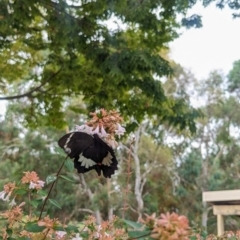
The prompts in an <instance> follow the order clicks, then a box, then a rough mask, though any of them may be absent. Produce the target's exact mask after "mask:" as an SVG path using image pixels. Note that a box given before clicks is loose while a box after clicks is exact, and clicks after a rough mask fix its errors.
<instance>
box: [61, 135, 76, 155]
mask: <svg viewBox="0 0 240 240" xmlns="http://www.w3.org/2000/svg"><path fill="white" fill-rule="evenodd" d="M73 134H74V133H72V134H70V136H69V137H68V139H67V141H66V142H65V145H64V146H63V148H64V150H65V152H66V153H68V154H69V153H71V149H70V148H68V147H67V145H68V143H69V142H70V140H71V137H72V136H73Z"/></svg>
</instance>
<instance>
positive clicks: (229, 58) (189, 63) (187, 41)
mask: <svg viewBox="0 0 240 240" xmlns="http://www.w3.org/2000/svg"><path fill="white" fill-rule="evenodd" d="M194 13H195V14H199V15H201V16H202V22H203V27H202V28H198V29H195V28H192V29H182V30H181V36H180V37H179V38H178V39H176V40H175V41H173V42H172V43H170V45H169V46H170V49H171V58H172V59H173V60H175V62H177V63H179V64H181V65H182V66H183V67H185V68H187V69H189V70H191V71H192V72H193V73H194V75H195V76H196V77H197V78H198V79H204V78H207V77H208V74H209V73H210V72H211V71H213V70H221V71H223V73H224V74H227V73H228V72H229V70H231V68H232V64H233V62H234V61H236V60H240V19H233V18H232V11H231V10H229V9H227V8H225V9H223V10H220V9H218V8H216V7H215V5H213V4H212V5H210V6H208V7H207V8H204V7H202V6H201V5H200V4H198V5H196V6H195V7H194V8H193V9H191V11H189V13H188V14H189V15H191V14H194ZM4 111H5V101H0V115H2V114H4Z"/></svg>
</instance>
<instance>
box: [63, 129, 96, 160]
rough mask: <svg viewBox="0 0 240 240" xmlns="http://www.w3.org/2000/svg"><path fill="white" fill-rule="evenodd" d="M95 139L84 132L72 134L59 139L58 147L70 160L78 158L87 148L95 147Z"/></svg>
mask: <svg viewBox="0 0 240 240" xmlns="http://www.w3.org/2000/svg"><path fill="white" fill-rule="evenodd" d="M93 144H94V141H93V137H92V136H91V135H89V134H87V133H83V132H72V133H68V134H66V135H64V136H63V137H62V138H60V139H59V141H58V145H59V146H60V147H61V148H63V150H64V151H65V152H66V153H67V154H68V156H69V157H70V158H75V157H78V156H79V155H80V154H81V153H82V152H83V151H84V150H85V149H86V148H88V147H89V146H91V145H93Z"/></svg>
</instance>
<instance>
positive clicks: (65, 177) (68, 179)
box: [59, 175, 76, 183]
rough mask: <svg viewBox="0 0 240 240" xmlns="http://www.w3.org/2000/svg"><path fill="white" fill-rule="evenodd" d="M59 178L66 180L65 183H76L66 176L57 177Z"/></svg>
mask: <svg viewBox="0 0 240 240" xmlns="http://www.w3.org/2000/svg"><path fill="white" fill-rule="evenodd" d="M59 177H61V178H63V179H65V180H67V181H69V182H73V183H75V182H76V181H74V180H73V179H70V178H69V177H67V176H65V175H59Z"/></svg>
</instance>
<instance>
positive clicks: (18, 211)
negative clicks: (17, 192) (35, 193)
mask: <svg viewBox="0 0 240 240" xmlns="http://www.w3.org/2000/svg"><path fill="white" fill-rule="evenodd" d="M24 204H25V203H24V202H22V203H21V204H20V205H19V206H15V207H13V208H12V209H10V210H7V211H5V212H4V213H2V214H0V215H1V216H2V217H3V218H6V219H7V221H8V223H9V226H12V225H13V224H14V223H15V222H18V221H20V220H21V219H22V216H23V211H22V206H23V205H24Z"/></svg>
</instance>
